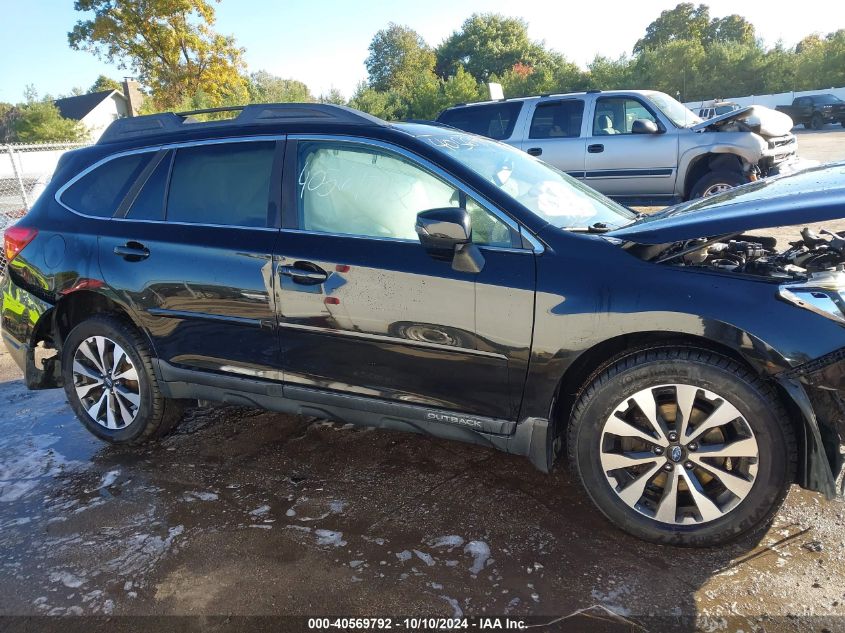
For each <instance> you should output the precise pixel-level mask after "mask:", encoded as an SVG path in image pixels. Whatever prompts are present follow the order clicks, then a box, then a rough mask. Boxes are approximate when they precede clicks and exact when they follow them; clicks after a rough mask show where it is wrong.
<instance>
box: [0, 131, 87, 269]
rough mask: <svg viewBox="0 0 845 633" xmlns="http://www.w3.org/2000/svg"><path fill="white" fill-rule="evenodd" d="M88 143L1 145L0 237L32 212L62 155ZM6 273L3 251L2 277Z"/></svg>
mask: <svg viewBox="0 0 845 633" xmlns="http://www.w3.org/2000/svg"><path fill="white" fill-rule="evenodd" d="M84 145H85V143H37V144H32V145H17V144H16V145H0V236H2V234H3V233H5V232H6V228H7V227H9V226H11V225H12V224H14V223H15V222H17V220H18V219H19V218H21V217H23V215H24V214H25V213H26V212H27V211H29V209H30V208H31V207H32V204H33V203H34V202H35V201H36V200H37V199H38V196H39V195H41V192H42V191H43V190H44V188H45V187H46V186H47V183H48V182H50V178H51V177H52V176H53V171H55V169H56V164H57V163H58V162H59V158H60V157H61V155H62V154H64V153H65V152H66V151H68V150H70V149H75V148H77V147H83V146H84ZM5 271H6V253H5V249H3V250H2V251H0V278H2V276H3V274H4V273H5Z"/></svg>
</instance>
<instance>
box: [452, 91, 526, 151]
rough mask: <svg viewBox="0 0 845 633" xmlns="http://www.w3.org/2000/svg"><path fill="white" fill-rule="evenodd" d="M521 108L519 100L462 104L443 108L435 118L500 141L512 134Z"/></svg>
mask: <svg viewBox="0 0 845 633" xmlns="http://www.w3.org/2000/svg"><path fill="white" fill-rule="evenodd" d="M521 109H522V102H521V101H511V102H507V101H505V102H502V103H488V104H484V105H473V106H462V107H457V108H452V109H450V110H444V111H443V112H441V113H440V116H439V117H437V120H438V121H439V122H440V123H445V124H446V125H451V126H452V127H456V128H458V129H459V130H464V131H465V132H471V133H473V134H480V135H481V136H487V137H489V138H492V139H495V140H497V141H501V140H503V139H506V138H510V137H511V135H512V134H513V128H514V126H515V125H516V119H517V118H518V117H519V111H520V110H521Z"/></svg>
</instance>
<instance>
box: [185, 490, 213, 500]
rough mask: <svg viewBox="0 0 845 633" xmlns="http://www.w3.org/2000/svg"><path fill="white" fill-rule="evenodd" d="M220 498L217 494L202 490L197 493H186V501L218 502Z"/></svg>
mask: <svg viewBox="0 0 845 633" xmlns="http://www.w3.org/2000/svg"><path fill="white" fill-rule="evenodd" d="M219 498H220V496H219V495H218V494H217V493H216V492H204V491H202V490H199V491H195V492H186V493H185V496H184V499H185V501H197V500H199V501H217V500H218V499H219Z"/></svg>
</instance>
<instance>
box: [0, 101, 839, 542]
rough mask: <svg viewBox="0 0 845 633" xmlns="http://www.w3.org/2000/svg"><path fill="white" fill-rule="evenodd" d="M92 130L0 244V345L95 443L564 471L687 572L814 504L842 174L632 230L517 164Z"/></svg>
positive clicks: (311, 139) (701, 206)
mask: <svg viewBox="0 0 845 633" xmlns="http://www.w3.org/2000/svg"><path fill="white" fill-rule="evenodd" d="M189 114H190V113H188V114H181V115H177V114H160V115H153V116H146V117H137V118H130V119H121V120H119V121H115V122H114V123H113V124H112V125H111V126H110V127H109V128H108V130H107V131H106V132H105V134H104V135H103V137H102V138H101V139H100V140H99V142H98V143H97V144H96V145H94V146H92V147H87V148H84V149H79V150H75V151H72V152H68V153H67V154H65V155H64V156H63V158H62V160H61V161H60V163H59V165H58V168H57V170H56V172H55V175H54V177H53V180H52V182H51V183H50V184H49V186H48V187H47V189H46V191H45V192H44V194H43V195H42V196H41V197H40V199H39V200H38V201H37V203H36V204H35V205H34V207H33V209H32V210H31V211H30V213H29V214H28V215H26V216H25V217H24V218H23V219H22V220H21V221H20V222H18V223H17V224H16V225H14V226H13V227H11V228H10V229H9V230H8V231H7V233H6V236H5V251H6V257H7V259H8V270H7V274H6V275H5V280H4V281H3V284H2V293H3V306H2V333H3V338H4V340H5V342H6V345H7V346H8V348H9V350H10V352H11V354H12V356H13V357H14V358H15V360H16V361H17V363H18V364H19V365H20V367H21V368H22V369H23V370H24V373H25V377H26V384H27V386H28V387H30V388H32V389H42V388H51V387H60V386H63V387H64V389H65V391H66V393H67V397H68V400H69V402H70V404H71V406H72V407H73V409H74V411H75V412H76V414H77V416H78V417H79V419H80V421H81V422H82V423H83V424H84V425H85V426H86V427H87V428H88V429H89V430H90V431H91V432H92V433H94V434H95V435H96V436H98V437H100V438H102V439H104V440H106V441H109V442H114V443H140V442H144V441H148V440H152V439H155V438H157V437H160V436H162V435H163V434H165V433H167V432H168V431H170V430H171V429H172V428H173V427H174V425H175V424H177V423H178V420H179V411H180V407H181V406H182V405H183V404H184V403H185V402H186V401H191V400H197V399H201V400H217V401H222V402H229V403H238V404H245V405H252V406H258V407H266V408H268V409H273V410H277V411H284V412H291V413H300V414H307V415H314V416H320V417H326V418H334V419H340V420H345V421H350V422H354V423H359V424H366V425H372V426H377V427H384V428H394V429H404V430H409V431H416V432H421V433H429V434H432V435H436V436H439V437H446V438H454V439H459V440H465V441H470V442H475V443H479V444H483V445H486V446H490V447H494V448H498V449H500V450H504V451H507V452H510V453H517V454H520V455H525V456H527V457H528V458H529V459H530V460H531V461H532V463H534V464H535V465H536V466H537V467H538V468H539V469H541V470H543V471H548V470H549V469H550V468H551V467H552V465H553V464H554V463H555V461H556V460H557V458H558V457H561V456H565V457H566V459H567V460H568V462H569V464H570V465H571V468H572V469H573V470H574V472H575V473H576V474H577V475H578V477H579V478H580V480H581V481H582V482H583V484H584V488H585V489H586V491H587V494H588V495H589V496H590V497H591V499H592V500H593V501H594V502H595V504H596V505H597V506H598V507H599V509H600V510H601V511H602V512H603V513H604V514H605V515H607V516H608V517H609V518H610V519H611V520H612V521H613V522H615V523H616V524H617V525H619V526H620V527H622V528H623V529H625V530H627V531H629V532H631V533H632V534H635V535H637V536H639V537H642V538H645V539H649V540H652V541H656V542H661V543H673V544H680V545H708V544H714V543H720V542H724V541H727V540H729V539H732V538H734V537H737V536H738V535H741V534H744V533H747V532H749V531H752V530H756V529H758V528H761V527H763V526H765V525H766V524H767V522H768V521H769V520H770V519H771V518H772V516H773V514H774V513H775V512H776V510H777V508H778V506H779V504H780V503H781V501H782V499H783V497H784V495H785V494H786V491H787V488H788V486H789V485H790V483H793V482H796V483H797V484H798V485H800V486H803V487H805V488H809V489H811V490H818V491H821V492H823V493H824V494H826V495H833V494H834V492H835V491H834V478H835V475H836V474H837V473H838V470H839V466H840V463H839V462H840V460H839V434H838V431H837V428H838V424H839V422H840V420H839V416H840V413H839V411H840V408H839V405H840V395H839V393H840V390H841V389H843V388H845V295H843V294H842V293H843V292H845V273H843V272H842V264H843V262H845V239H843V237H840V236H839V235H837V234H827V235H816V234H814V233H812V232H810V231H806V230H805V231H804V232H803V233H802V234H801V236H800V237H799V236H798V235H796V241H794V242H792V243H790V244H785V245H782V246H780V247H779V246H778V245H777V244H776V242H775V240H774V239H772V238H771V237H756V236H753V235H752V234H751V233H752V232H753V231H755V230H759V229H763V228H766V227H773V226H784V225H794V224H797V223H799V222H801V223H805V222H818V221H825V220H830V219H833V218H839V217H842V216H845V166H843V165H841V164H840V165H834V166H828V167H826V168H825V167H822V168H815V169H813V170H809V171H805V172H802V173H800V174H797V175H793V176H789V177H782V178H773V179H768V180H764V181H759V182H753V183H749V184H748V185H745V186H742V187H738V188H736V189H733V190H731V191H728V192H726V193H724V194H721V195H717V196H713V197H712V198H708V199H704V200H698V201H695V202H692V203H687V204H685V205H681V206H678V207H673V208H670V209H668V210H665V211H663V212H661V213H658V214H655V215H651V216H649V217H638V216H637V215H636V214H634V213H632V212H631V211H629V210H627V209H626V208H624V207H621V206H619V205H617V204H616V203H614V202H612V201H610V200H608V199H607V198H605V197H603V196H601V195H599V194H598V193H596V192H595V191H593V190H591V189H589V188H587V187H586V186H584V185H582V184H580V183H578V182H577V181H575V180H573V179H571V178H569V177H568V176H566V175H565V174H563V173H561V172H559V171H557V170H555V169H553V168H551V167H549V166H548V165H546V164H544V163H543V162H541V161H539V160H537V159H535V158H533V157H531V156H528V155H527V154H525V153H523V152H520V151H518V150H516V149H513V148H511V147H508V146H507V145H502V144H499V143H496V142H494V141H491V140H489V139H485V138H481V137H478V136H474V135H471V134H466V133H463V132H460V131H458V130H454V129H450V128H445V127H437V126H426V125H422V124H391V123H385V122H384V121H381V120H378V119H375V118H373V117H370V116H368V115H366V114H363V113H360V112H356V111H354V110H350V109H348V108H343V107H339V106H329V105H312V104H287V105H255V106H247V107H244V108H243V109H242V110H240V112H239V114H238V115H237V116H236V117H235V118H232V119H230V120H217V121H211V122H197V121H196V119H195V118H194V117H193V116H189Z"/></svg>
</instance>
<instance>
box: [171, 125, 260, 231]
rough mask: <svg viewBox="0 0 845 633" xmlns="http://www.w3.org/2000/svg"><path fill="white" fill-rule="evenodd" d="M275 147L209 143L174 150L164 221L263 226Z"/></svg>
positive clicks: (254, 144) (257, 144)
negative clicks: (165, 218)
mask: <svg viewBox="0 0 845 633" xmlns="http://www.w3.org/2000/svg"><path fill="white" fill-rule="evenodd" d="M275 151H276V143H275V142H274V141H266V142H265V141H261V142H241V143H214V144H210V145H198V146H196V147H183V148H179V149H177V150H176V157H175V158H174V160H173V169H172V175H171V178H170V188H169V192H168V195H167V221H168V222H186V223H191V224H215V225H226V226H245V227H264V226H267V205H268V202H269V196H270V175H271V172H272V170H273V156H274V154H275Z"/></svg>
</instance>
